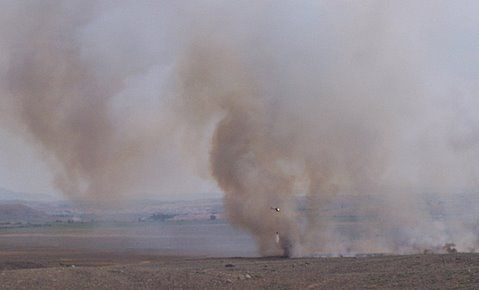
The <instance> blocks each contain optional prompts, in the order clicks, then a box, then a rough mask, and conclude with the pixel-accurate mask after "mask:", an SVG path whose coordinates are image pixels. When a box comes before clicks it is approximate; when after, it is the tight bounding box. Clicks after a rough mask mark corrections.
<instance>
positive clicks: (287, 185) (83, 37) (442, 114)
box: [0, 1, 479, 256]
mask: <svg viewBox="0 0 479 290" xmlns="http://www.w3.org/2000/svg"><path fill="white" fill-rule="evenodd" d="M471 5H473V6H477V5H476V4H471ZM2 6H4V7H2V8H4V9H2V12H1V13H2V14H1V15H0V16H2V20H1V21H2V22H1V24H2V28H1V31H0V33H1V35H0V36H1V41H2V42H1V45H0V53H1V59H0V62H1V63H2V66H3V67H4V68H3V69H2V71H0V73H1V87H0V93H1V94H2V99H1V102H2V103H1V104H2V113H4V114H7V110H8V111H9V113H8V114H7V117H4V119H5V121H4V122H5V124H7V125H8V126H10V127H12V126H15V128H16V129H17V130H18V131H20V132H21V133H22V134H24V135H25V136H26V137H27V138H28V140H30V141H31V142H32V143H33V144H35V145H36V146H38V148H39V149H40V150H41V152H43V154H44V156H45V158H46V159H47V161H48V162H49V163H50V164H51V165H52V167H53V168H54V171H55V173H56V181H55V182H56V185H57V186H58V187H59V188H60V189H61V191H62V192H64V193H65V194H67V195H68V196H71V197H72V198H96V199H98V200H102V199H107V200H108V199H110V198H111V197H117V196H128V195H129V194H132V193H133V192H135V190H137V188H138V186H139V184H141V183H142V182H144V181H145V179H148V178H152V179H155V178H158V179H161V186H165V187H167V188H174V187H170V186H169V185H168V183H169V182H171V180H172V179H169V178H164V174H167V173H166V172H169V171H174V173H175V175H177V176H181V178H178V177H176V178H175V179H173V180H175V181H178V180H181V179H183V180H188V179H190V178H192V177H191V176H190V174H191V171H194V172H195V173H196V175H197V176H201V177H203V178H212V179H213V180H214V181H215V182H216V184H217V185H218V187H219V188H220V189H221V190H222V191H223V192H224V194H225V199H224V200H225V207H226V210H227V213H228V216H229V218H230V221H231V223H232V224H234V225H236V226H238V227H240V228H243V229H246V230H248V231H249V232H250V233H251V234H252V235H253V236H254V237H255V238H256V239H257V241H258V246H259V250H260V252H261V253H262V254H264V255H274V254H285V255H288V256H301V255H311V254H315V253H337V254H343V253H354V252H396V253H397V252H408V251H418V250H420V251H422V250H424V249H432V250H434V249H441V247H442V246H444V245H446V244H448V243H455V244H456V245H455V246H457V248H458V249H459V250H461V251H468V250H474V249H475V248H476V247H477V244H478V239H477V215H476V216H472V217H471V216H468V217H467V219H468V220H467V221H466V218H465V216H467V215H461V213H460V212H459V213H458V212H456V209H454V210H453V209H452V207H451V208H450V209H449V208H448V205H447V204H448V203H447V202H446V206H445V208H444V211H445V212H447V213H448V214H449V215H448V217H446V218H442V219H438V218H437V217H434V213H433V212H432V210H431V204H430V203H431V202H433V203H434V201H437V202H438V204H439V199H440V198H442V199H444V196H446V198H445V200H449V199H451V198H452V197H454V196H456V195H457V194H465V193H468V194H469V196H471V195H472V196H477V194H476V190H477V185H478V182H477V180H478V179H477V177H478V172H479V171H478V169H479V168H478V164H479V163H478V162H477V161H479V159H478V157H479V155H478V153H479V152H478V150H477V145H478V143H479V142H478V136H479V130H478V128H479V127H478V125H479V120H477V117H476V115H477V111H478V110H479V106H478V105H479V104H478V103H477V100H476V99H477V98H476V95H477V93H476V92H475V90H474V88H475V87H474V84H475V83H477V76H478V72H477V71H474V70H473V68H472V67H473V65H471V64H469V66H470V69H461V64H464V63H463V62H465V61H467V59H466V58H464V59H461V60H458V58H461V56H464V57H468V56H467V53H470V54H471V55H473V56H475V57H476V58H475V60H476V64H477V52H474V51H473V50H471V52H468V51H467V49H468V47H469V46H468V45H470V43H468V42H467V41H465V42H461V41H462V40H464V39H468V37H467V36H465V35H467V33H470V32H471V33H473V32H477V28H475V27H477V25H475V23H474V20H473V18H474V17H472V16H471V15H469V14H468V13H469V12H468V11H469V10H468V9H460V8H457V7H448V5H445V4H444V5H437V3H436V2H434V3H422V4H418V3H415V2H411V3H406V2H401V3H389V2H387V3H386V2H383V1H377V2H375V1H372V2H364V1H362V2H358V3H349V2H337V1H331V2H314V3H311V2H308V1H305V2H297V1H291V2H286V1H285V2H281V3H278V2H276V1H271V2H268V1H265V2H260V3H256V2H250V3H246V2H244V3H223V2H215V1H206V2H205V1H199V2H190V3H188V4H171V3H169V4H168V2H159V3H155V4H152V3H146V2H144V3H139V4H132V3H128V2H126V3H117V2H114V3H109V2H92V3H84V2H81V3H80V2H75V1H72V2H68V1H65V2H62V3H58V2H55V1H52V2H45V1H44V2H41V3H40V2H33V1H32V2H21V3H17V2H13V1H12V2H6V3H4V4H2ZM476 8H477V7H476ZM451 9H456V10H455V11H456V12H457V13H458V14H459V15H461V14H464V15H465V16H467V15H469V16H471V18H470V19H469V18H467V17H460V18H459V20H460V21H462V23H463V24H464V26H461V27H458V26H455V25H454V23H456V20H457V19H455V18H454V17H450V16H448V14H445V12H446V11H449V10H451ZM429 19H431V20H429ZM468 29H470V31H469V30H468ZM457 33H462V35H463V38H459V39H455V38H454V37H452V36H451V35H453V34H454V35H457ZM444 35H446V36H445V37H444ZM451 43H453V44H456V46H455V45H452V44H451ZM448 53H450V54H456V55H457V57H456V58H454V57H449V58H448V57H446V56H447V54H448ZM470 59H474V57H470ZM476 85H477V84H476ZM4 108H6V109H4ZM177 144H180V145H179V146H177ZM170 155H174V156H183V157H182V158H180V157H174V158H173V159H174V160H173V161H171V160H169V161H168V162H169V163H168V164H167V165H162V164H163V163H162V162H165V160H168V158H166V157H165V156H170ZM152 163H155V164H159V165H157V166H156V167H155V168H161V170H159V171H160V172H158V173H156V174H154V173H151V172H150V171H151V170H149V169H151V168H153V167H154V166H153V167H152V166H151V164H152ZM172 163H174V164H187V166H188V167H189V168H192V169H191V170H190V171H182V170H178V169H177V170H174V169H173V168H172V166H170V165H171V164H172ZM173 167H175V166H173ZM177 168H184V167H183V166H180V165H178V167H177ZM144 175H148V178H145V177H144ZM162 177H163V178H162ZM427 194H429V195H427ZM426 195H427V196H428V199H427V200H426V199H425V196H426ZM343 199H344V200H347V202H348V204H351V200H358V201H357V203H356V204H355V207H354V208H353V210H354V211H355V213H356V214H357V216H361V217H363V218H364V219H365V221H363V222H361V223H359V225H358V226H353V227H352V226H351V225H348V224H345V225H344V227H343V228H342V229H340V228H338V227H336V226H333V222H332V221H331V216H330V215H327V214H326V213H327V212H328V211H329V210H330V209H331V207H333V206H334V205H335V204H338V203H340V201H341V200H343ZM275 209H279V210H275ZM338 211H340V210H338ZM468 213H470V211H468ZM458 214H459V215H458ZM454 215H456V216H457V218H456V219H452V218H449V217H450V216H454ZM276 233H278V236H279V242H277V241H276V239H275V236H276ZM449 248H451V246H449V247H448V249H449Z"/></svg>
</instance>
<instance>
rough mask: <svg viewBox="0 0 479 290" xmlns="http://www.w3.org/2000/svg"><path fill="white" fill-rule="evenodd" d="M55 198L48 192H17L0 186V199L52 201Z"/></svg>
mask: <svg viewBox="0 0 479 290" xmlns="http://www.w3.org/2000/svg"><path fill="white" fill-rule="evenodd" d="M56 199H57V198H55V197H54V196H52V195H48V194H41V193H26V192H17V191H11V190H8V189H5V188H3V187H0V201H7V200H8V201H53V200H56Z"/></svg>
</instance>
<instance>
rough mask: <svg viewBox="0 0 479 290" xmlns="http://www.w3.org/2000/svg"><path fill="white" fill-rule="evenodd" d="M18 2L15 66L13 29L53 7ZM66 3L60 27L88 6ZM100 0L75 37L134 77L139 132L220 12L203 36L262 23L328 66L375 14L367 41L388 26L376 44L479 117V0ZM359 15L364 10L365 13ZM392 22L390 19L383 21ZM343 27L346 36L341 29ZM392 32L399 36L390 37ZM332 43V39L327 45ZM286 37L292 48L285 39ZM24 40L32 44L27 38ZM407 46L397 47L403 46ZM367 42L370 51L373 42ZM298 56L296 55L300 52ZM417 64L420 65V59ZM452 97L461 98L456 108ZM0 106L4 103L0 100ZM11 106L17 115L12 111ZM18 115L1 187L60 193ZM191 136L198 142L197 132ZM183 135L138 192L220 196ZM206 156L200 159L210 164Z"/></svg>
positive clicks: (0, 149) (130, 88) (12, 14)
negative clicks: (405, 57) (188, 153)
mask: <svg viewBox="0 0 479 290" xmlns="http://www.w3.org/2000/svg"><path fill="white" fill-rule="evenodd" d="M16 2H17V1H2V3H0V10H1V11H2V12H0V16H1V17H2V19H3V20H2V21H3V22H1V24H2V26H3V27H2V28H1V30H0V64H2V63H4V64H6V63H10V60H11V59H10V58H11V56H10V51H9V49H10V48H9V47H10V46H12V45H15V44H14V41H15V40H16V39H17V38H16V36H12V34H15V30H16V27H29V25H34V24H35V21H37V20H36V18H35V17H33V18H32V19H33V20H31V21H32V22H31V23H29V19H28V17H27V18H21V17H24V15H23V14H22V13H27V15H30V14H29V13H31V14H32V15H37V13H38V14H41V13H43V12H41V11H43V9H45V7H41V6H42V5H43V4H42V3H41V2H35V1H24V2H22V3H21V4H18V3H16ZM47 2H48V1H45V2H44V3H47ZM66 3H68V4H67V5H64V6H65V7H66V9H65V11H63V10H61V9H60V11H62V12H59V13H60V14H61V13H64V15H63V16H64V17H65V19H66V20H65V19H60V20H59V21H58V22H57V23H56V24H53V25H61V23H62V21H66V22H68V23H70V22H69V17H70V16H69V15H68V13H71V11H75V9H80V8H78V7H77V6H79V5H77V4H78V2H76V3H75V1H71V2H68V1H66ZM92 3H94V4H95V5H92V7H93V12H91V11H90V12H88V13H90V14H89V19H88V20H86V21H84V20H82V19H80V20H79V21H80V22H82V21H83V22H82V23H81V24H79V25H78V26H75V27H76V28H75V29H76V30H74V31H75V33H76V34H75V38H76V40H78V43H80V45H81V55H82V57H83V58H85V59H88V60H90V61H92V60H93V61H94V62H95V63H94V64H88V65H89V66H92V67H94V69H95V71H96V72H99V73H100V74H102V73H103V74H105V75H109V72H105V70H112V71H127V72H125V75H126V77H125V75H121V74H120V75H121V76H120V77H125V78H126V83H127V85H126V87H127V88H126V90H123V91H122V93H118V94H116V95H115V103H116V105H115V106H116V107H115V108H116V109H115V110H116V113H117V114H125V115H128V114H130V115H134V116H135V117H133V118H132V120H133V121H132V123H128V120H127V121H126V122H127V125H128V126H130V125H131V126H132V128H136V127H135V126H136V123H135V122H138V123H141V124H144V123H147V122H149V120H153V119H155V118H157V116H156V115H157V114H160V115H161V114H162V112H163V111H162V108H163V107H164V106H165V102H168V100H169V99H168V97H164V96H162V94H163V93H165V92H166V93H168V90H167V89H165V88H164V86H167V85H165V84H164V83H163V82H164V79H165V78H164V77H163V75H164V74H168V72H169V70H170V69H171V67H172V66H174V64H175V61H176V58H177V57H178V51H181V50H182V48H183V46H184V45H185V44H184V42H183V41H184V40H183V39H182V38H181V37H178V35H182V33H184V30H187V29H188V26H189V25H195V24H199V25H200V26H201V25H202V24H204V23H203V21H204V18H208V17H210V16H211V15H214V14H215V13H216V12H220V13H225V15H227V17H224V18H219V19H218V20H217V21H218V23H215V26H214V29H211V27H210V26H208V25H210V24H208V25H205V27H203V28H201V29H200V30H201V31H200V32H201V33H205V35H207V34H208V33H212V34H214V33H215V32H216V31H217V30H218V29H219V30H221V27H222V25H225V26H226V27H227V28H225V29H230V30H229V31H234V32H237V33H238V36H237V38H238V39H239V41H241V40H242V39H245V41H251V39H254V37H253V36H252V35H253V34H254V33H253V31H254V30H255V27H254V26H257V27H258V31H260V32H259V33H260V34H261V33H263V34H262V36H264V35H266V36H268V37H269V39H270V40H271V42H272V43H277V45H278V46H279V47H276V48H275V49H273V50H271V52H272V53H273V54H276V56H278V57H279V58H283V59H288V58H290V57H291V54H296V53H297V51H303V52H304V53H305V55H308V53H309V51H313V52H312V53H310V54H311V55H314V56H318V57H319V58H320V60H319V61H318V62H317V63H319V64H323V63H325V64H326V65H328V63H329V60H328V57H330V55H333V56H334V55H335V47H339V48H338V49H339V50H341V49H342V48H341V46H354V45H355V43H354V42H355V41H357V39H355V38H353V37H350V35H349V34H348V33H350V32H348V29H349V28H344V27H349V26H354V21H362V20H364V19H370V20H371V21H370V22H368V25H365V26H361V27H363V28H362V29H365V30H366V31H361V33H363V34H364V36H366V37H367V36H368V35H369V34H368V32H370V35H372V36H371V39H372V40H373V41H374V39H376V38H375V37H376V33H378V31H380V30H382V29H384V31H385V32H382V33H383V34H382V36H381V37H382V38H383V39H381V40H380V41H379V42H378V43H382V44H383V45H385V47H376V48H377V49H378V51H381V50H382V49H384V50H387V51H389V52H391V54H390V56H392V57H394V55H395V45H396V43H395V41H398V40H399V41H404V42H407V49H409V50H411V51H413V55H415V56H418V59H417V61H418V63H417V64H418V65H417V70H418V71H419V74H421V75H422V76H424V75H426V76H427V77H425V78H424V80H423V81H424V83H423V84H422V85H423V86H424V87H426V88H428V89H430V91H431V92H435V93H437V95H443V94H447V95H451V94H452V95H457V97H454V98H449V99H448V101H451V102H453V104H452V105H456V106H457V107H458V108H459V109H458V110H459V111H460V112H462V113H463V114H464V117H467V118H468V119H469V120H471V121H470V123H471V124H476V121H479V117H478V116H479V114H477V113H479V106H477V105H479V101H477V92H476V91H477V89H478V88H479V17H477V15H479V3H478V2H477V1H360V2H356V1H260V4H253V3H256V1H251V2H248V1H245V2H243V4H241V3H239V2H231V3H224V4H222V3H221V1H186V2H184V3H183V4H181V5H180V4H172V3H173V2H169V1H156V2H150V1H135V2H131V1H93V2H92ZM70 4H71V5H70ZM45 5H47V4H45ZM48 5H53V6H58V2H55V1H51V2H48ZM22 9H23V10H22ZM69 9H71V11H70V10H69ZM81 9H84V8H81ZM19 11H20V12H19ZM25 11H26V12H25ZM82 11H83V10H82ZM215 11H216V12H215ZM358 14H360V15H361V16H360V17H358V16H357V15H358ZM18 17H20V18H21V19H20V18H18ZM71 18H74V17H71ZM265 19H266V20H265ZM358 19H359V20H358ZM384 19H386V20H384ZM38 21H40V20H38ZM5 23H6V24H9V25H6V24H5ZM384 23H387V25H386V26H385V27H380V26H381V25H383V24H384ZM16 25H18V26H16ZM75 25H76V24H75ZM230 26H231V27H230ZM218 27H219V28H218ZM238 27H239V28H238ZM276 28H277V29H276ZM343 28H344V30H343ZM53 29H56V28H53ZM215 29H217V30H215ZM235 29H236V30H235ZM19 31H20V32H18V33H19V34H21V33H23V32H22V31H23V30H19ZM234 32H233V33H234ZM343 32H344V33H345V36H344V35H341V33H343ZM25 33H27V32H25ZM317 34H318V35H319V36H318V38H319V39H320V40H323V41H315V40H314V39H311V38H309V37H313V38H314V37H315V35H317ZM389 35H392V36H393V37H391V39H390V40H389V39H388V37H389ZM50 36H51V35H50V34H48V33H46V34H45V36H44V37H45V39H44V40H45V41H48V37H50ZM38 39H40V40H38ZM38 39H37V41H42V40H41V36H40V37H39V38H38ZM325 39H326V40H331V41H332V42H331V43H334V44H333V45H331V44H327V43H326V44H324V40H325ZM288 41H289V42H292V43H294V44H293V45H289V44H286V43H288ZM366 41H367V40H366ZM381 41H382V42H381ZM258 43H259V44H258V47H254V46H253V47H251V46H247V47H248V48H249V49H251V50H250V51H247V52H241V53H246V54H251V55H254V54H255V53H258V55H261V53H263V52H262V51H261V50H262V49H265V50H268V49H271V46H270V44H265V43H267V41H264V39H263V42H261V41H259V42H258ZM26 44H27V45H28V42H27V43H26ZM403 44H404V43H400V44H399V45H398V47H397V50H398V51H400V50H401V49H402V48H401V45H403ZM283 45H284V47H283ZM328 45H331V47H328ZM366 47H367V48H368V49H369V48H370V47H374V45H372V46H369V45H367V46H366ZM256 49H257V50H258V51H259V52H257V51H256ZM111 52H113V53H111ZM328 54H329V55H328ZM399 56H400V53H399ZM291 58H292V59H297V58H296V56H295V57H291ZM125 60H127V61H125ZM409 60H412V61H414V58H413V57H412V58H411V59H409ZM283 61H285V60H283ZM285 62H286V61H285ZM392 62H394V60H393V61H392ZM282 65H284V64H282ZM281 67H282V66H279V68H281ZM4 68H5V69H2V70H0V78H2V82H1V84H2V85H1V86H2V87H1V88H0V94H3V95H4V96H6V95H7V94H10V93H9V89H10V86H9V84H8V78H7V76H8V75H9V69H8V65H5V66H4ZM408 69H409V68H408ZM444 80H446V81H444ZM104 81H106V82H108V81H110V80H109V79H106V80H104ZM451 84H453V85H451ZM132 96H134V97H132ZM292 98H293V97H292ZM158 100H159V101H158ZM454 100H456V101H457V103H455V104H454ZM0 106H6V105H5V103H3V102H0ZM4 108H6V107H4ZM156 109H158V110H156ZM7 110H8V111H9V112H10V113H12V112H13V111H12V110H11V109H10V108H9V109H7ZM7 110H2V112H3V113H5V111H7ZM13 114H16V113H15V112H13ZM137 116H141V118H138V117H137ZM142 118H145V120H146V121H145V120H143V119H142ZM11 119H15V118H10V117H7V118H0V122H3V123H4V124H5V126H0V186H1V187H4V188H8V189H10V190H14V191H25V192H40V193H54V194H56V195H61V194H62V190H61V189H60V188H59V187H58V186H57V185H56V184H55V176H56V175H57V174H58V170H59V169H58V168H59V167H56V165H52V164H53V163H55V162H56V161H51V156H49V152H48V150H45V149H44V148H42V145H41V144H39V143H38V142H36V141H32V136H31V135H30V133H28V132H24V131H28V129H25V127H24V126H22V125H20V126H18V125H14V126H11V125H10V122H12V121H11ZM143 122H144V123H143ZM474 126H475V125H474ZM141 128H143V127H141ZM462 129H463V130H466V131H467V130H470V128H462ZM132 130H135V129H132ZM458 130H459V131H460V130H461V128H458ZM474 130H475V129H474ZM474 134H476V133H474ZM474 134H473V135H474ZM190 137H191V138H193V140H194V138H195V136H190ZM476 137H477V136H475V137H474V138H476ZM166 138H170V137H166ZM175 138H176V137H171V140H170V141H171V142H167V143H170V145H168V146H170V147H169V148H170V149H168V150H166V151H163V152H168V153H165V154H163V153H162V154H156V155H155V154H153V155H152V156H154V157H152V158H148V160H149V161H148V164H146V165H145V167H143V168H142V169H141V170H142V173H144V172H149V174H151V175H150V176H147V177H145V178H144V180H141V182H138V183H137V184H136V185H135V186H134V187H133V188H132V190H134V191H138V192H141V193H142V194H144V196H161V197H165V196H166V197H171V198H178V197H191V198H196V197H199V198H201V197H213V196H214V197H217V196H219V192H220V191H221V189H220V188H219V187H218V186H217V183H216V181H215V180H214V179H213V178H211V177H210V176H208V173H205V172H204V171H205V169H204V167H206V168H207V167H208V165H206V166H205V165H199V166H200V167H203V168H202V169H201V170H197V169H196V167H197V165H196V164H190V162H185V161H184V160H183V154H184V153H182V151H176V150H171V147H172V148H175V147H183V146H185V145H184V144H180V143H182V142H181V141H178V139H175ZM203 142H204V141H203ZM206 142H207V141H206ZM171 144H172V145H171ZM160 147H161V146H160ZM145 150H146V149H145ZM148 150H150V149H148ZM206 152H208V150H206ZM204 155H207V154H204ZM142 158H143V157H142ZM202 158H203V159H205V158H206V159H207V158H208V157H202ZM202 158H200V160H199V161H198V162H199V163H202V162H203V163H204V160H201V159H202ZM142 166H143V165H142ZM206 171H207V170H206ZM145 175H148V174H146V173H145ZM159 176H161V177H159Z"/></svg>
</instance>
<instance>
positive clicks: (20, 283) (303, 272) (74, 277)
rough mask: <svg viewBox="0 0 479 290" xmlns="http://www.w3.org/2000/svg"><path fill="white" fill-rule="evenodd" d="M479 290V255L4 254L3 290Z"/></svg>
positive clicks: (0, 276)
mask: <svg viewBox="0 0 479 290" xmlns="http://www.w3.org/2000/svg"><path fill="white" fill-rule="evenodd" d="M424 288H431V289H432V288H434V289H438V288H441V289H445V288H454V289H458V288H464V289H479V254H447V255H432V254H428V255H410V256H380V257H361V258H353V257H350V258H345V257H341V258H302V259H283V258H202V257H178V256H176V257H173V256H162V255H156V254H152V253H147V252H106V251H102V252H99V251H71V250H68V251H64V250H60V251H59V250H54V249H30V250H29V249H27V250H25V249H22V250H21V251H15V250H13V249H12V250H2V251H0V289H117V290H118V289H424Z"/></svg>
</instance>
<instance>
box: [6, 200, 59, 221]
mask: <svg viewBox="0 0 479 290" xmlns="http://www.w3.org/2000/svg"><path fill="white" fill-rule="evenodd" d="M52 219H53V218H52V217H51V216H50V215H48V214H46V213H44V212H42V211H39V210H36V209H33V208H31V207H29V206H26V205H23V204H0V222H2V223H5V222H23V223H26V222H28V223H35V222H41V223H43V222H46V221H51V220H52Z"/></svg>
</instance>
